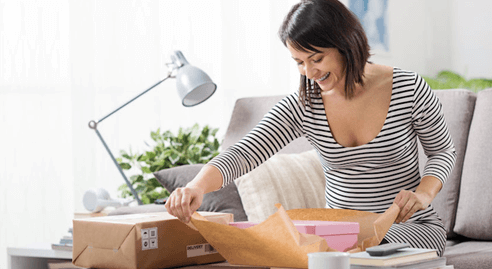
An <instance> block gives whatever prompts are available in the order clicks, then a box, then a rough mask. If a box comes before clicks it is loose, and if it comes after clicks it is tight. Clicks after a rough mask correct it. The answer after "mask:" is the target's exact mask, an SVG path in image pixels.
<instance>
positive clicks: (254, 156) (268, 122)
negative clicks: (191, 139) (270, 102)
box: [208, 93, 304, 187]
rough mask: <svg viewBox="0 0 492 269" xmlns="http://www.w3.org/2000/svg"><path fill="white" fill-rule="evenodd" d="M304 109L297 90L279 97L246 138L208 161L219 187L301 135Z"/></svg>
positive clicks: (246, 171)
mask: <svg viewBox="0 0 492 269" xmlns="http://www.w3.org/2000/svg"><path fill="white" fill-rule="evenodd" d="M303 118H304V108H303V107H302V106H301V105H300V104H299V102H298V95H297V93H294V94H291V95H288V96H286V97H285V98H283V99H282V100H280V101H279V102H278V103H277V104H276V105H275V106H274V107H273V108H272V109H271V110H270V111H269V112H268V113H267V114H265V116H264V117H263V119H262V120H261V121H260V122H259V123H258V124H257V125H256V127H254V128H253V129H252V130H251V131H250V132H249V133H248V134H247V135H246V136H245V137H243V138H242V139H241V140H240V141H239V142H237V143H236V144H234V145H233V146H231V147H229V148H228V149H226V150H225V151H224V152H223V153H221V154H219V155H218V156H216V157H215V158H214V159H212V160H211V161H210V162H209V163H208V164H210V165H213V166H215V167H216V168H218V169H219V171H220V172H221V174H222V178H223V183H222V187H224V186H226V185H227V184H229V183H231V182H232V181H233V180H234V179H236V178H238V177H240V176H242V175H244V174H246V173H248V172H250V171H252V170H253V169H255V168H256V167H258V166H259V165H260V164H262V163H263V162H265V161H266V160H267V159H269V158H270V157H271V156H273V155H274V154H275V153H277V152H278V151H280V150H281V149H282V148H283V147H285V146H286V145H287V144H289V143H290V142H291V141H293V140H294V139H296V138H298V137H301V136H302V135H303V134H304V131H303V128H302V123H303Z"/></svg>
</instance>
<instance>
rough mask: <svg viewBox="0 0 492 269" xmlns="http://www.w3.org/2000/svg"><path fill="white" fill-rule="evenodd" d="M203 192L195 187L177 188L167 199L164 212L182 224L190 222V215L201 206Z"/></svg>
mask: <svg viewBox="0 0 492 269" xmlns="http://www.w3.org/2000/svg"><path fill="white" fill-rule="evenodd" d="M203 195H204V191H203V190H202V189H201V188H199V187H195V186H186V187H184V188H177V189H175V190H174V191H173V193H171V196H169V198H168V199H167V202H166V205H165V206H166V210H167V212H169V214H171V215H173V216H175V217H177V218H178V219H179V220H181V221H182V222H184V223H188V222H190V219H191V215H192V214H193V212H195V211H196V210H197V209H198V208H199V207H200V205H201V204H202V200H203Z"/></svg>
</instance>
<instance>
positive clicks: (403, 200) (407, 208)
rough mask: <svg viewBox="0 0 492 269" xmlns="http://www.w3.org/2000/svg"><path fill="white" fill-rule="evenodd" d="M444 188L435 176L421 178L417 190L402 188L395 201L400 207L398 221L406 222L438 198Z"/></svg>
mask: <svg viewBox="0 0 492 269" xmlns="http://www.w3.org/2000/svg"><path fill="white" fill-rule="evenodd" d="M441 188H442V183H441V181H440V180H439V179H438V178H436V177H433V176H425V177H423V178H422V179H421V181H420V184H419V186H418V187H417V189H416V190H415V192H412V191H407V190H402V191H401V192H400V193H398V195H396V198H395V201H394V203H395V204H396V205H398V207H399V208H400V214H399V215H398V217H397V218H396V221H395V222H396V223H400V222H406V221H407V220H408V219H410V217H411V216H412V215H413V214H414V213H415V212H417V211H418V210H424V209H426V208H427V207H429V205H430V204H431V202H432V201H433V200H434V198H436V195H437V194H438V193H439V191H440V190H441Z"/></svg>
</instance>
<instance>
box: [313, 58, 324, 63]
mask: <svg viewBox="0 0 492 269" xmlns="http://www.w3.org/2000/svg"><path fill="white" fill-rule="evenodd" d="M321 60H323V58H319V59H318V60H313V62H315V63H319V62H321Z"/></svg>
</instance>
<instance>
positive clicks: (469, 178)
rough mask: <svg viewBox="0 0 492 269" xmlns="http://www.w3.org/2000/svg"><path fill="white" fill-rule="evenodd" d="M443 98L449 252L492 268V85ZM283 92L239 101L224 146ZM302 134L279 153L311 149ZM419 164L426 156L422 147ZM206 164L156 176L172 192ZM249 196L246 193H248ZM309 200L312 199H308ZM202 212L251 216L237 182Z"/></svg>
mask: <svg viewBox="0 0 492 269" xmlns="http://www.w3.org/2000/svg"><path fill="white" fill-rule="evenodd" d="M435 93H436V95H437V96H438V97H439V99H440V100H441V103H442V105H443V110H444V114H445V117H446V120H447V124H448V127H449V129H450V132H451V135H452V137H453V140H454V143H455V146H456V151H457V156H458V157H457V162H456V166H455V168H454V170H453V172H452V174H451V176H450V178H449V179H448V181H447V183H446V184H445V186H444V187H443V189H442V190H441V192H440V193H439V194H438V196H437V197H436V199H435V200H434V202H433V206H434V207H435V209H436V210H437V212H438V213H439V215H440V216H441V218H442V219H443V221H444V224H445V227H446V230H447V234H448V242H447V244H446V249H445V252H444V256H445V257H446V258H447V263H448V264H449V265H454V268H457V269H459V268H492V196H491V195H490V193H489V191H490V190H492V153H491V152H492V143H491V142H490V141H489V140H490V138H492V89H488V90H483V91H480V92H479V93H478V94H475V93H473V92H471V91H468V90H458V89H453V90H436V91H435ZM283 97H284V96H267V97H252V98H242V99H239V100H237V102H236V104H235V107H234V110H233V113H232V117H231V120H230V123H229V127H228V129H227V132H226V135H225V138H224V141H223V144H222V148H223V149H226V148H227V147H229V146H231V145H232V144H234V143H235V142H236V141H238V140H239V139H241V138H242V137H243V136H244V135H245V134H247V133H248V132H249V131H250V130H251V129H252V128H253V127H254V126H255V125H256V124H257V123H258V122H259V120H260V119H261V118H262V117H263V115H264V114H265V113H266V112H267V111H268V110H269V109H270V108H271V107H272V106H273V105H274V104H275V103H277V102H278V101H279V100H280V99H281V98H283ZM311 149H312V147H311V145H310V144H309V143H308V142H307V140H306V139H304V138H300V139H297V140H295V141H293V142H292V143H291V144H289V145H288V146H287V147H285V148H284V149H282V150H281V151H280V152H279V154H286V153H291V154H292V153H300V152H304V151H308V150H311ZM420 152H421V156H420V160H419V163H420V166H421V168H423V166H424V164H425V161H426V157H425V155H424V154H423V153H422V152H423V150H420ZM200 168H201V165H190V166H183V167H178V168H172V169H166V170H162V171H159V172H156V173H155V176H156V178H157V179H158V180H159V181H160V182H161V183H162V184H163V186H164V187H166V188H167V189H168V190H170V191H172V190H174V189H175V188H177V187H180V186H184V185H185V184H186V183H187V182H188V181H190V180H191V179H192V178H193V177H194V175H196V173H197V172H198V171H199V169H200ZM243 199H244V197H243ZM306 199H308V198H306ZM163 210H164V207H163V206H158V205H146V206H140V207H138V208H121V209H118V210H115V211H113V212H112V214H126V213H135V212H151V211H163ZM200 210H204V211H218V212H229V213H234V215H235V220H236V221H243V220H247V216H246V214H245V212H244V210H242V209H241V197H239V194H238V192H237V189H236V186H235V185H234V184H231V185H230V186H229V187H227V188H225V189H223V190H221V191H218V192H215V193H211V194H208V197H205V199H204V202H203V204H202V207H201V208H200Z"/></svg>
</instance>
